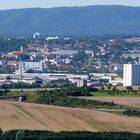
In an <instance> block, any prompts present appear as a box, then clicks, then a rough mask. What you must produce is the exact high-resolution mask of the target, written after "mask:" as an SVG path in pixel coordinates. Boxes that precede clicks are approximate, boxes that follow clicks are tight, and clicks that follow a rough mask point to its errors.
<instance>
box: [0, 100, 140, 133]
mask: <svg viewBox="0 0 140 140" xmlns="http://www.w3.org/2000/svg"><path fill="white" fill-rule="evenodd" d="M139 126H140V119H139V118H134V117H132V118H131V117H127V116H119V115H115V114H111V113H104V112H99V111H94V110H87V109H78V108H65V107H57V106H46V105H37V104H28V103H17V102H6V101H0V128H2V129H3V130H5V131H6V130H10V129H31V130H36V129H37V130H51V131H66V130H68V131H74V130H89V131H130V132H140V127H139Z"/></svg>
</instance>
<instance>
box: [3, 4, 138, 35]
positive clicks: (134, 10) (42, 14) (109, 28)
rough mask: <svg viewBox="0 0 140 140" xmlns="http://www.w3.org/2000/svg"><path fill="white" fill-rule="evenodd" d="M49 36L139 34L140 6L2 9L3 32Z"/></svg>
mask: <svg viewBox="0 0 140 140" xmlns="http://www.w3.org/2000/svg"><path fill="white" fill-rule="evenodd" d="M34 32H41V33H43V34H47V35H93V34H140V8H139V7H126V6H87V7H69V8H68V7H62V8H51V9H41V8H33V9H19V10H4V11H0V33H1V34H5V33H10V34H14V33H16V34H19V33H23V34H31V33H34Z"/></svg>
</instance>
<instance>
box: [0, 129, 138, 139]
mask: <svg viewBox="0 0 140 140" xmlns="http://www.w3.org/2000/svg"><path fill="white" fill-rule="evenodd" d="M139 139H140V134H134V133H127V132H126V133H125V132H102V133H101V132H98V133H95V132H85V131H83V132H79V131H76V132H59V133H57V132H50V131H27V130H12V131H8V132H5V133H3V132H2V131H0V140H139Z"/></svg>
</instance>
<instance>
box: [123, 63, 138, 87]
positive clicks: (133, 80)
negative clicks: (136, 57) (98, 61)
mask: <svg viewBox="0 0 140 140" xmlns="http://www.w3.org/2000/svg"><path fill="white" fill-rule="evenodd" d="M139 85H140V64H124V66H123V86H124V87H126V86H139Z"/></svg>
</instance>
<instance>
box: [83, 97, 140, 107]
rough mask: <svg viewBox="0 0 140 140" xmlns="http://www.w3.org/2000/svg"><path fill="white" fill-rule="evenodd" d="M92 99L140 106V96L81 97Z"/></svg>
mask: <svg viewBox="0 0 140 140" xmlns="http://www.w3.org/2000/svg"><path fill="white" fill-rule="evenodd" d="M81 98H84V99H90V100H99V101H110V102H112V101H113V102H114V103H116V104H121V105H127V106H132V107H139V108H140V97H94V96H93V97H81Z"/></svg>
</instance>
